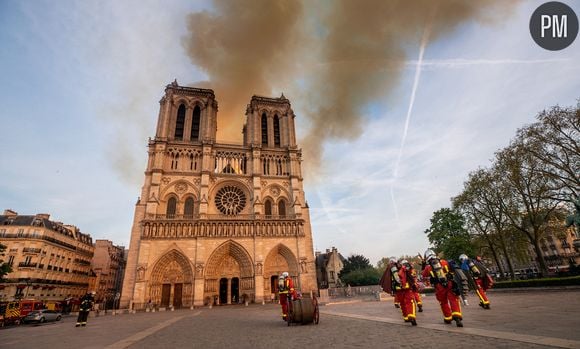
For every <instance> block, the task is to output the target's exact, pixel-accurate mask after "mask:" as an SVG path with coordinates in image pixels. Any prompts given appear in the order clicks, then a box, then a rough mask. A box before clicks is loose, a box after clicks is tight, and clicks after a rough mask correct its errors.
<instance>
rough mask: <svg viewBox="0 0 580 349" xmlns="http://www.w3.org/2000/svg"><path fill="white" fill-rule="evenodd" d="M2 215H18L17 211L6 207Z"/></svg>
mask: <svg viewBox="0 0 580 349" xmlns="http://www.w3.org/2000/svg"><path fill="white" fill-rule="evenodd" d="M4 216H9V217H16V216H18V212H16V211H14V210H11V209H9V208H7V209H5V210H4Z"/></svg>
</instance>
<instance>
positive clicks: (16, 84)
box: [0, 0, 580, 262]
mask: <svg viewBox="0 0 580 349" xmlns="http://www.w3.org/2000/svg"><path fill="white" fill-rule="evenodd" d="M541 3H542V2H538V1H530V2H524V3H522V4H520V5H519V6H518V7H516V8H515V10H514V12H513V13H512V14H510V15H509V16H508V17H507V18H506V19H504V20H501V21H497V22H496V23H479V22H467V23H464V24H463V25H461V26H459V27H457V28H456V30H454V31H453V32H451V33H448V34H447V35H445V36H442V37H441V38H440V39H438V40H437V41H434V42H432V43H430V44H429V45H428V46H427V47H425V51H424V57H423V58H424V60H423V64H422V65H421V73H420V77H419V80H418V83H417V85H416V94H415V100H414V105H413V109H412V113H411V114H410V115H409V122H408V129H407V136H406V138H405V140H404V144H403V146H402V148H401V144H402V138H403V131H404V127H405V121H406V118H407V112H408V108H409V100H410V96H411V91H412V90H413V86H414V78H415V74H416V69H417V59H418V56H419V46H418V45H415V44H409V46H408V47H407V48H406V49H407V51H408V57H409V59H408V61H407V62H406V65H405V68H404V71H403V75H402V78H401V79H400V81H399V82H398V84H397V85H396V87H395V89H394V90H393V91H391V92H390V93H388V94H385V96H384V98H382V99H380V100H377V101H374V102H373V103H372V104H371V105H369V106H367V107H366V108H365V109H364V113H365V115H364V119H365V120H366V121H365V124H364V129H363V134H362V135H361V136H360V137H359V138H357V139H354V140H349V141H341V140H332V141H328V142H326V143H325V145H324V155H323V159H322V166H321V170H320V172H319V174H318V175H317V177H316V178H308V177H306V178H305V191H306V196H307V199H308V202H309V205H310V209H311V217H312V229H313V235H314V244H315V248H316V249H319V250H324V249H326V248H330V247H332V246H335V247H337V248H338V249H339V251H340V252H342V253H343V254H344V255H349V254H351V253H361V254H364V255H365V256H367V257H369V258H370V259H371V261H373V262H376V261H377V260H378V259H380V258H381V257H383V256H392V255H401V254H414V253H417V252H419V251H424V250H425V248H426V247H427V246H428V242H427V240H426V238H425V234H424V233H423V231H424V230H425V229H426V228H427V227H428V226H429V218H430V217H431V214H432V212H433V211H435V210H437V209H439V208H441V207H445V206H448V205H449V199H450V198H451V197H452V196H454V195H457V194H458V193H459V192H460V190H461V187H462V184H463V181H464V180H465V179H466V177H467V174H468V173H469V171H472V170H475V169H476V168H477V167H478V166H487V165H488V164H489V160H490V159H491V158H492V157H493V153H494V151H496V150H497V149H499V148H501V147H503V146H505V145H507V144H508V142H509V140H510V138H511V137H513V135H514V133H515V130H516V129H517V128H518V127H521V126H522V125H524V124H526V123H530V122H533V120H534V117H535V115H536V113H537V112H538V111H540V110H542V109H544V108H547V107H550V106H552V105H556V104H559V105H575V104H576V101H577V99H578V98H580V63H578V62H580V43H579V40H580V39H576V42H574V43H573V44H572V45H571V46H570V47H568V48H567V49H565V50H563V51H557V52H552V51H546V50H543V49H541V48H540V47H538V46H537V45H536V44H535V43H534V42H533V41H532V39H531V37H530V34H529V30H528V22H529V17H530V15H531V13H532V12H533V11H534V10H535V8H536V7H537V6H539V5H540V4H541ZM568 4H569V5H570V6H571V7H572V8H573V9H574V10H575V11H576V13H577V14H578V13H580V6H579V4H580V3H578V2H568ZM209 6H211V4H210V3H209V2H193V3H191V2H187V1H177V0H173V1H170V2H169V3H162V2H160V1H159V2H157V1H126V2H115V1H99V2H97V1H86V2H81V1H59V2H49V1H26V2H23V1H6V0H4V1H1V2H0V44H1V47H2V49H1V50H0V76H1V77H2V84H0V125H1V129H2V131H3V132H2V138H1V139H0V154H1V155H0V160H1V163H2V164H3V166H2V171H1V172H0V209H4V208H11V209H14V210H16V211H18V212H19V213H20V214H34V213H39V212H46V213H50V214H51V217H52V219H54V220H58V221H62V222H65V223H67V224H74V225H77V226H78V227H79V228H80V229H81V230H82V231H84V232H86V233H89V234H91V235H92V236H93V238H98V239H110V240H112V241H113V242H114V243H116V244H119V245H125V246H128V241H129V233H130V229H131V225H132V220H133V210H134V204H135V202H136V200H137V197H138V196H139V194H140V188H141V186H142V183H143V178H144V175H143V171H144V169H145V164H146V155H147V154H146V145H147V138H148V137H152V136H154V130H155V126H156V119H157V115H158V101H159V99H160V97H161V96H162V93H163V89H164V86H165V85H166V84H167V83H169V82H170V81H172V80H173V79H174V78H177V80H178V81H179V82H180V83H184V84H186V83H191V82H194V81H199V80H203V79H205V78H206V77H205V76H204V74H203V72H202V71H201V70H200V69H199V68H198V67H196V66H194V65H192V63H191V61H190V60H189V58H188V57H187V55H186V54H185V51H184V49H183V46H182V43H181V41H182V38H183V36H184V35H185V34H186V24H185V23H186V19H185V16H186V14H187V13H191V12H195V11H199V10H200V9H204V8H209ZM303 78H304V77H300V76H298V77H296V80H297V81H300V80H301V79H303ZM303 86H304V84H301V83H298V82H297V83H296V84H295V86H280V87H279V88H280V89H283V92H284V94H285V95H286V96H287V97H288V98H289V99H290V100H291V101H292V103H293V106H294V110H295V112H296V114H297V119H296V123H297V128H298V134H299V135H305V134H306V132H307V131H308V126H309V122H308V120H306V119H305V118H304V117H302V118H301V116H303V115H305V114H306V113H305V110H304V109H303V108H305V105H306V104H305V103H301V102H300V101H299V100H296V99H293V95H298V94H299V93H298V91H297V90H298V89H299V88H301V87H303ZM280 92H282V91H277V90H276V91H272V96H278V95H280ZM219 97H220V96H219V95H218V96H217V99H218V101H219V100H220V98H219ZM218 117H219V114H218ZM242 117H243V111H240V118H242ZM399 152H400V154H401V155H400V160H399V161H397V159H398V157H399ZM305 161H308V159H306V160H305ZM397 163H398V169H397V170H395V168H396V167H397ZM395 172H396V175H395Z"/></svg>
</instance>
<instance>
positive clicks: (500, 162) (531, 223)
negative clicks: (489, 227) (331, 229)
mask: <svg viewBox="0 0 580 349" xmlns="http://www.w3.org/2000/svg"><path fill="white" fill-rule="evenodd" d="M495 167H496V171H497V173H498V174H499V175H500V176H498V177H497V180H498V184H499V186H500V188H501V192H502V194H501V195H500V197H499V200H500V203H501V205H502V207H503V210H504V212H505V214H506V217H507V218H508V219H509V221H510V224H511V225H512V226H513V227H514V228H515V229H517V230H518V231H520V232H521V233H523V234H524V235H525V236H526V237H527V238H528V240H529V241H530V243H531V244H532V246H533V247H534V251H535V253H536V259H537V261H538V264H539V267H540V270H541V271H542V273H543V274H544V275H545V274H546V273H547V272H548V269H547V266H546V261H545V260H544V255H543V253H542V250H541V249H540V240H541V239H542V238H543V237H544V236H545V234H546V228H547V226H548V222H549V220H550V217H551V216H552V215H553V213H554V210H555V209H556V208H557V207H558V204H559V202H558V200H555V199H554V198H555V197H556V196H557V195H556V192H557V190H558V189H557V188H554V186H553V181H551V179H550V177H549V176H547V175H546V172H547V171H548V169H547V167H548V165H547V164H546V163H544V162H541V161H538V160H537V158H536V157H535V156H533V154H532V153H531V152H530V151H529V147H527V144H526V142H525V139H522V138H521V137H519V138H516V140H515V141H513V142H512V144H510V146H508V147H506V148H504V149H503V150H501V151H499V152H497V153H496V163H495Z"/></svg>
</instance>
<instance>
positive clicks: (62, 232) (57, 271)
mask: <svg viewBox="0 0 580 349" xmlns="http://www.w3.org/2000/svg"><path fill="white" fill-rule="evenodd" d="M0 243H1V244H3V245H5V246H6V250H5V251H4V256H3V257H2V259H3V260H4V261H5V262H7V263H9V264H10V265H11V266H12V272H11V273H9V274H8V275H6V276H5V278H4V280H3V281H2V282H1V283H0V300H9V301H10V300H15V299H16V300H17V299H22V298H34V299H38V300H46V301H61V300H63V299H64V298H67V297H73V298H75V297H80V296H82V295H84V294H85V293H86V292H87V291H88V287H89V273H90V268H91V259H92V258H93V254H94V247H93V244H92V243H93V242H92V238H91V236H90V235H88V234H84V233H81V232H80V230H79V229H78V228H77V227H75V226H73V225H65V224H63V223H60V222H54V221H51V220H50V215H48V214H37V215H24V216H23V215H18V213H17V212H14V211H12V210H5V211H4V214H3V215H2V216H0Z"/></svg>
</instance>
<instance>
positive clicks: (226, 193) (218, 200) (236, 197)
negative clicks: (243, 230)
mask: <svg viewBox="0 0 580 349" xmlns="http://www.w3.org/2000/svg"><path fill="white" fill-rule="evenodd" d="M215 204H216V206H217V208H218V209H219V210H220V212H221V213H223V214H227V215H236V214H238V213H240V212H241V211H242V210H243V209H244V207H245V206H246V195H244V192H243V191H242V190H241V189H240V188H238V187H235V186H233V185H228V186H225V187H223V188H221V189H220V190H218V192H217V194H216V196H215Z"/></svg>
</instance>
